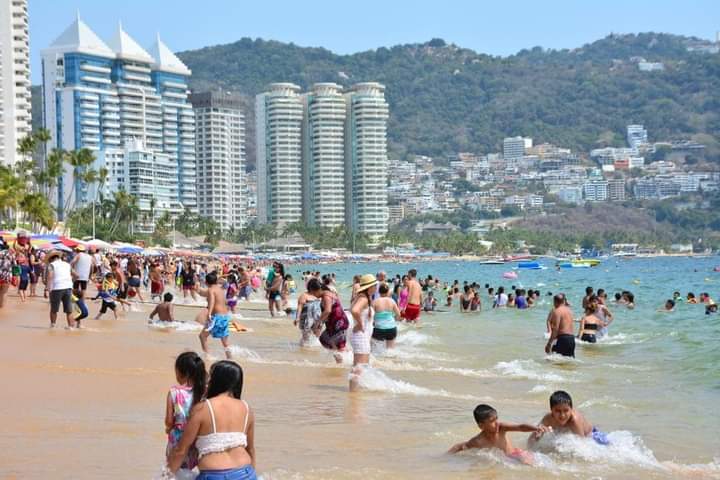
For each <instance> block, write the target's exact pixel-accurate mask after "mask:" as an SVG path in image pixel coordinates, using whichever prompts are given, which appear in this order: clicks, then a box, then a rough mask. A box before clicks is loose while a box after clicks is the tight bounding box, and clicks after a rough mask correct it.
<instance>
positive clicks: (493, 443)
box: [448, 404, 548, 465]
mask: <svg viewBox="0 0 720 480" xmlns="http://www.w3.org/2000/svg"><path fill="white" fill-rule="evenodd" d="M473 416H474V417H475V423H477V426H478V427H479V428H480V433H479V434H477V435H475V436H474V437H472V438H471V439H470V440H468V441H467V442H461V443H458V444H455V445H453V446H452V447H451V448H450V450H448V453H458V452H461V451H463V450H468V449H471V448H488V449H489V448H497V449H499V450H502V451H503V453H505V455H507V456H508V457H510V458H513V459H515V460H517V461H519V462H522V463H524V464H526V465H532V463H533V456H532V454H531V453H530V452H526V451H525V450H522V449H520V448H514V447H513V446H512V442H510V439H509V438H507V432H533V435H536V436H537V437H538V438H540V437H541V436H542V434H543V433H545V432H547V431H548V428H547V427H546V426H544V425H538V426H535V425H530V424H528V423H519V424H514V423H503V422H499V421H498V414H497V411H496V410H495V409H494V408H493V407H491V406H490V405H485V404H481V405H478V406H477V407H475V410H474V411H473Z"/></svg>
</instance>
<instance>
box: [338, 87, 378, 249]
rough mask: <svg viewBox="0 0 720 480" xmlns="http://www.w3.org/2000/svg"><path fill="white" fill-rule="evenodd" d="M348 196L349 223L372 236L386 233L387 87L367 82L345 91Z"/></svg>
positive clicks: (346, 187)
mask: <svg viewBox="0 0 720 480" xmlns="http://www.w3.org/2000/svg"><path fill="white" fill-rule="evenodd" d="M345 98H346V101H347V118H346V124H345V131H346V141H345V195H346V201H345V202H346V209H345V215H346V217H347V224H348V226H349V227H350V229H351V230H352V231H353V232H358V233H363V234H367V235H370V236H375V237H377V236H382V235H385V233H387V226H388V211H387V192H386V189H387V178H388V171H387V164H388V159H387V121H388V115H389V108H388V104H387V102H386V101H385V87H384V86H383V85H381V84H379V83H375V82H368V83H359V84H357V85H354V86H353V87H352V88H351V89H350V91H349V92H347V93H346V94H345Z"/></svg>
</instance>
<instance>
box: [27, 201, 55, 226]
mask: <svg viewBox="0 0 720 480" xmlns="http://www.w3.org/2000/svg"><path fill="white" fill-rule="evenodd" d="M20 208H21V209H22V211H23V212H24V213H25V215H26V216H27V219H28V220H30V222H31V223H32V226H33V230H35V229H36V228H35V227H36V226H37V225H42V226H44V227H47V228H50V227H52V225H53V222H54V220H55V218H54V215H53V210H52V206H50V202H48V200H47V198H46V197H45V196H44V195H43V194H42V193H26V194H25V196H24V197H23V198H22V200H21V201H20Z"/></svg>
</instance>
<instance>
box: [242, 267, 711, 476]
mask: <svg viewBox="0 0 720 480" xmlns="http://www.w3.org/2000/svg"><path fill="white" fill-rule="evenodd" d="M541 263H545V264H547V265H548V266H549V267H551V268H549V269H547V270H538V271H521V272H519V278H518V279H516V280H507V279H503V278H502V274H503V273H504V272H507V271H509V270H510V269H511V268H512V264H506V265H480V264H478V263H472V262H462V263H461V262H428V263H417V264H403V265H398V264H383V263H369V264H338V265H326V266H325V265H322V266H318V268H319V269H320V270H321V271H322V272H323V273H326V272H335V273H336V274H337V276H338V283H339V284H341V285H347V284H348V283H349V281H350V279H351V278H352V276H353V275H354V274H360V273H376V272H378V271H381V270H383V271H385V272H387V273H388V274H389V275H390V277H392V276H394V274H396V273H399V274H403V273H405V272H406V271H407V270H408V269H410V268H416V269H417V270H418V276H419V277H421V278H424V277H426V276H427V275H432V276H433V278H438V277H439V278H440V279H441V281H442V282H448V283H450V282H452V281H453V280H456V279H457V280H459V281H460V282H461V284H462V282H463V281H468V282H473V281H474V282H477V283H478V284H480V285H481V287H484V285H485V284H486V283H488V284H490V285H491V286H493V287H495V288H496V289H497V287H498V286H500V285H504V286H505V287H506V291H508V290H509V289H510V287H511V286H512V285H514V286H516V287H518V288H525V289H538V290H540V291H541V297H540V299H541V301H540V303H539V305H538V306H536V307H534V308H532V309H529V310H517V309H495V310H493V309H492V308H490V307H491V301H490V299H489V297H488V296H487V292H486V290H485V289H484V288H482V289H481V295H482V300H483V309H482V312H480V313H477V314H476V313H460V312H459V306H458V305H457V302H455V304H454V305H453V306H452V307H450V308H449V309H448V308H447V307H445V306H444V303H445V297H446V295H445V294H444V293H442V292H436V297H437V299H438V309H440V310H448V311H443V312H437V313H433V314H423V315H422V325H421V328H415V327H412V326H406V325H402V326H401V327H400V329H399V333H398V340H397V347H396V348H395V349H391V350H386V349H384V348H383V347H382V346H379V345H375V346H374V355H373V360H372V367H371V368H369V369H368V370H367V371H366V372H365V374H364V378H362V379H361V381H360V386H361V389H362V391H361V392H360V393H357V394H353V395H352V396H351V397H352V400H351V404H352V406H353V408H354V409H355V410H359V411H360V413H359V417H357V414H358V412H357V411H355V412H354V413H355V414H356V415H355V416H351V418H352V419H353V420H351V421H350V422H349V425H345V427H344V429H343V430H344V434H345V438H346V440H347V442H348V443H353V442H354V441H361V442H367V443H366V444H364V445H363V449H362V452H363V454H364V455H365V456H352V460H348V459H347V458H346V456H347V455H350V453H349V452H345V451H342V453H341V451H340V450H338V451H336V452H335V455H333V454H332V453H331V452H325V455H324V456H323V454H322V453H319V457H317V463H318V464H319V465H313V462H306V461H302V462H298V465H297V466H296V468H295V469H293V468H286V467H287V465H286V466H285V467H283V468H280V467H278V468H277V469H272V468H271V469H269V471H268V472H267V474H266V478H270V479H272V478H277V479H282V478H361V477H363V478H371V477H373V476H376V477H377V478H405V477H408V478H410V477H414V478H477V476H478V474H481V473H490V472H492V474H493V478H520V477H525V476H526V475H527V474H528V471H529V470H528V469H531V468H533V467H528V466H524V465H520V464H517V463H516V462H515V461H513V460H510V459H507V458H505V457H504V455H499V454H498V452H470V453H464V454H462V455H459V456H454V457H450V456H447V455H443V452H444V451H446V450H447V449H448V448H449V447H450V446H451V445H452V444H453V443H456V442H460V441H464V440H467V439H468V438H469V437H470V436H472V435H474V434H475V433H477V427H476V426H475V425H474V422H473V418H472V410H473V408H474V407H475V405H476V404H478V403H490V404H491V405H492V406H494V407H495V408H496V409H497V410H498V412H499V416H500V420H501V421H507V422H530V423H537V422H538V421H539V420H540V418H542V416H543V414H545V413H546V412H547V411H548V409H549V405H548V397H549V395H550V394H551V393H552V392H553V391H555V390H558V389H562V390H566V391H568V392H569V393H570V394H571V395H572V397H573V399H574V402H575V406H576V407H577V408H578V409H580V410H581V411H582V413H583V414H584V415H585V416H586V417H587V418H588V419H589V420H590V421H591V422H592V423H593V424H594V425H596V426H597V427H598V428H600V429H601V430H603V431H605V432H607V433H608V437H609V439H610V442H611V443H610V445H609V446H600V445H597V444H595V442H593V441H592V440H588V439H582V438H577V437H572V436H567V435H564V436H563V435H557V436H553V435H550V436H549V437H553V438H552V439H546V440H552V442H550V445H547V444H546V445H544V447H543V449H542V453H538V456H537V462H536V467H534V468H535V470H534V471H533V475H535V476H536V477H537V478H542V477H544V476H545V475H547V478H566V477H567V478H577V475H580V477H581V478H631V477H635V478H640V477H643V478H679V477H685V476H692V477H693V478H696V477H699V478H720V466H719V464H718V458H720V433H718V432H720V407H718V405H719V404H720V403H719V402H720V317H718V315H717V314H715V315H705V309H704V307H703V306H701V305H687V304H685V303H679V304H678V306H677V307H676V308H675V311H674V312H670V313H664V312H663V313H661V312H658V311H657V310H658V309H659V308H660V307H662V305H663V304H664V302H665V300H666V299H668V298H671V297H672V294H673V292H674V291H676V290H677V291H680V292H681V294H682V296H683V297H685V294H686V293H687V292H690V291H691V292H693V293H695V295H696V296H699V294H700V293H701V292H706V291H707V292H709V293H710V295H711V296H712V297H718V296H720V273H715V272H713V271H712V270H713V267H714V266H716V265H717V264H720V259H718V258H653V259H637V258H636V259H631V260H615V259H610V260H606V261H604V262H603V263H602V264H601V265H600V266H598V267H595V268H590V269H577V270H573V269H563V270H560V271H556V270H555V269H554V268H552V262H551V261H541ZM311 268H313V269H315V266H312V267H311ZM305 269H306V268H305V267H302V266H300V267H298V268H292V269H290V270H291V271H292V273H293V275H294V276H297V277H298V278H299V277H300V275H301V272H302V271H303V270H305ZM586 286H592V287H593V288H595V290H597V289H598V288H604V289H605V290H606V292H607V293H608V297H609V302H608V306H609V308H610V309H611V311H612V313H613V314H614V315H615V320H614V322H613V323H612V325H611V327H610V332H609V335H608V336H607V337H605V338H604V339H602V340H600V341H599V342H598V343H597V344H594V345H591V344H584V343H578V346H577V349H576V358H575V359H567V358H564V357H558V356H556V355H552V356H547V355H545V353H544V351H543V347H544V345H545V342H546V338H547V335H546V332H545V321H546V318H547V314H548V312H549V309H550V306H551V298H552V297H551V296H550V295H549V293H553V294H554V293H558V292H564V293H566V294H567V295H568V297H569V300H570V302H571V305H572V309H573V311H574V313H575V315H576V317H578V318H579V316H580V315H581V311H580V305H581V300H582V297H583V295H584V290H585V287H586ZM622 290H630V291H632V292H633V293H634V294H635V300H636V308H635V309H633V310H629V309H627V308H625V307H624V306H621V305H615V304H614V303H612V299H613V294H614V293H615V292H620V291H622ZM340 293H341V297H342V298H343V299H344V300H345V303H346V307H347V303H348V296H349V288H347V287H345V288H342V289H341V292H340ZM262 343H263V345H258V349H262V350H264V351H263V353H262V354H259V353H258V352H255V351H253V353H252V354H246V355H244V356H243V359H244V360H246V361H249V362H265V363H273V362H277V364H280V365H287V366H291V367H292V368H299V369H321V370H322V369H325V370H330V371H332V370H333V369H334V370H337V369H340V370H341V371H342V372H343V374H340V373H338V374H329V379H327V380H329V382H330V383H332V384H334V385H335V386H336V387H337V389H333V390H330V391H326V392H325V393H324V394H323V397H324V398H325V399H326V400H332V401H335V402H340V403H343V402H344V400H343V398H342V397H343V396H345V395H347V394H346V393H345V392H344V391H342V392H341V390H344V389H342V388H340V387H342V386H343V380H345V379H346V378H347V377H346V374H347V370H348V368H349V367H348V363H349V359H348V358H346V359H345V362H344V364H343V365H340V366H338V365H336V364H334V362H333V361H332V360H331V359H330V358H329V356H328V355H327V354H326V353H325V352H322V351H317V352H311V353H308V352H307V351H301V350H292V349H291V350H288V349H279V348H277V346H275V347H273V346H271V345H268V344H265V343H264V342H262ZM246 353H247V352H246ZM258 355H259V356H258ZM308 357H311V358H308ZM299 375H304V374H302V373H300V374H299ZM310 378H312V377H310ZM313 381H314V380H313ZM320 391H321V392H322V389H321V390H320ZM306 415H307V416H309V417H310V418H307V417H306V418H304V419H303V423H306V422H307V423H312V418H315V420H316V421H318V422H324V421H326V420H327V419H323V418H322V417H321V416H314V415H313V412H312V411H309V412H307V414H306ZM358 418H359V419H360V420H359V422H358V421H357V420H358ZM357 424H359V425H360V427H358V425H357ZM334 434H337V435H339V436H340V437H342V436H343V435H342V434H340V433H339V432H334ZM354 437H355V438H356V440H353V438H354ZM510 437H511V439H512V440H513V442H514V445H515V446H517V447H521V448H525V447H526V439H527V435H526V434H511V435H510ZM368 443H369V444H368ZM340 458H342V460H339V459H340ZM289 463H291V464H292V463H293V462H289ZM329 465H334V466H335V467H337V468H339V471H336V470H334V469H332V468H329V467H328V466H329ZM353 467H354V468H357V470H353ZM538 476H539V477H538Z"/></svg>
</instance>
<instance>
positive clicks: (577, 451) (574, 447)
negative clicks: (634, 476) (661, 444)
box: [546, 431, 662, 468]
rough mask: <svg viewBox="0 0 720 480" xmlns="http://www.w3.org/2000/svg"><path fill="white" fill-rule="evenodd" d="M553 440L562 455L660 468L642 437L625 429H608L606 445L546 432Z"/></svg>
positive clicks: (614, 463) (601, 462)
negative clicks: (612, 430)
mask: <svg viewBox="0 0 720 480" xmlns="http://www.w3.org/2000/svg"><path fill="white" fill-rule="evenodd" d="M546 436H547V437H549V438H550V439H551V441H552V442H553V443H554V449H555V451H556V452H557V453H558V454H559V455H560V456H561V457H565V458H568V457H569V458H573V459H579V460H583V461H586V462H589V463H592V464H593V465H599V464H607V465H623V466H638V467H643V468H662V466H661V465H660V463H659V462H658V460H657V459H656V458H655V454H654V453H653V451H652V450H650V449H649V448H648V447H647V446H646V445H645V443H644V442H643V440H642V438H640V437H639V436H637V435H633V434H632V433H631V432H628V431H616V432H610V433H608V435H607V438H608V440H609V442H610V443H609V444H608V445H600V444H598V443H597V442H595V440H593V439H592V438H583V437H578V436H577V435H571V434H565V435H553V434H550V435H546Z"/></svg>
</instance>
